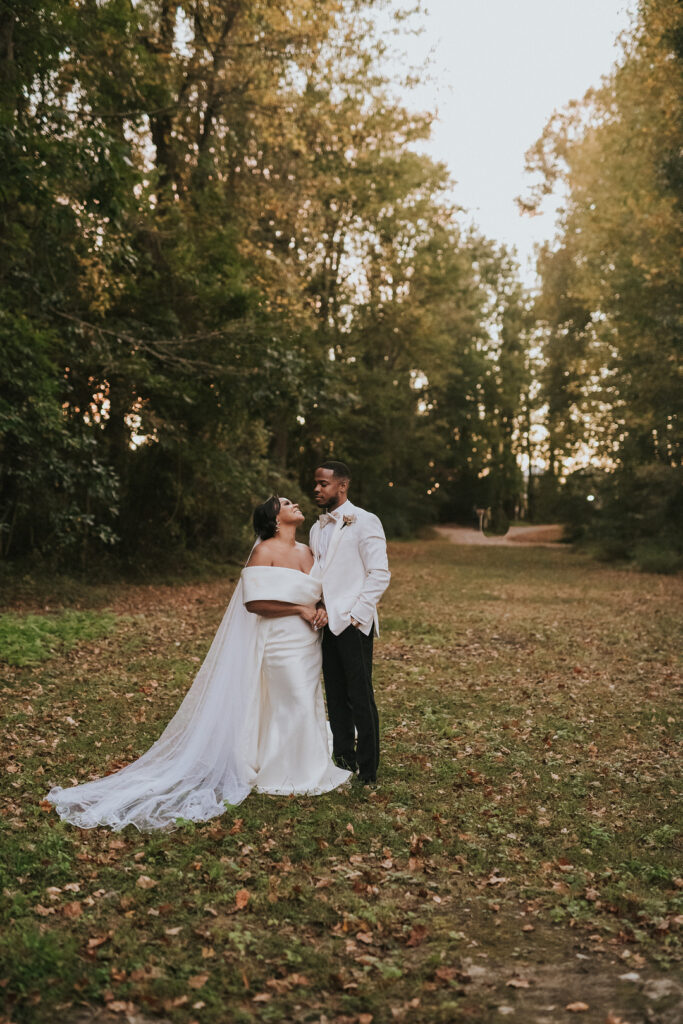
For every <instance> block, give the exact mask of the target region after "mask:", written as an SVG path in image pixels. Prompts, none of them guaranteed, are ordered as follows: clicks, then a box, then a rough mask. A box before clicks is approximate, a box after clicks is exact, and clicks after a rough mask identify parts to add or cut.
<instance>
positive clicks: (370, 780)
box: [358, 775, 377, 786]
mask: <svg viewBox="0 0 683 1024" xmlns="http://www.w3.org/2000/svg"><path fill="white" fill-rule="evenodd" d="M358 781H359V782H360V784H361V786H374V784H375V783H376V782H377V776H376V775H359V776H358Z"/></svg>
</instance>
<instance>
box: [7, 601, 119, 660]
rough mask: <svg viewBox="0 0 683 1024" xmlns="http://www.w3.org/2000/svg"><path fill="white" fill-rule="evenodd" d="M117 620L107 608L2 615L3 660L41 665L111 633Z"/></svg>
mask: <svg viewBox="0 0 683 1024" xmlns="http://www.w3.org/2000/svg"><path fill="white" fill-rule="evenodd" d="M115 622H116V618H115V616H114V615H111V614H109V613H107V612H97V613H96V612H76V611H64V612H60V613H59V614H51V615H17V614H14V613H12V612H7V613H5V614H3V615H0V661H4V662H6V663H7V664H9V665H18V666H22V665H37V664H39V663H40V662H41V661H46V660H47V659H48V658H53V657H55V656H56V655H57V654H63V653H64V652H66V651H69V650H71V648H72V647H73V646H74V645H75V644H77V643H79V642H81V641H83V640H97V639H98V638H99V637H102V636H107V635H108V634H109V633H110V632H111V630H112V629H113V627H114V625H115Z"/></svg>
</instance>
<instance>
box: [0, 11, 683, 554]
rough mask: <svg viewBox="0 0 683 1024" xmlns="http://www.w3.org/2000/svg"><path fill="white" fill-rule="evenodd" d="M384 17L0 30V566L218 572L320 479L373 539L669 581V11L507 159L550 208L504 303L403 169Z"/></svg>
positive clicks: (481, 258)
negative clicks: (557, 554) (593, 540)
mask: <svg viewBox="0 0 683 1024" xmlns="http://www.w3.org/2000/svg"><path fill="white" fill-rule="evenodd" d="M386 6H387V5H385V4H383V3H380V2H378V0H376V2H373V0H315V2H314V0H298V2H287V3H283V2H279V0H252V2H249V3H246V2H244V0H216V2H212V0H196V2H183V3H176V2H172V0H145V2H140V3H137V4H133V3H131V2H130V0H103V2H99V3H96V2H94V0H83V2H75V0H71V2H67V3H63V2H60V3H57V2H53V3H52V2H49V0H48V2H40V3H39V2H37V0H36V2H33V0H26V2H16V3H7V2H5V3H3V4H2V5H1V6H0V61H1V70H0V132H1V133H2V146H1V149H2V162H3V167H2V177H1V181H2V184H1V186H0V235H1V243H2V257H1V262H0V310H1V312H0V334H1V339H0V340H1V344H0V379H1V382H2V384H1V388H2V390H1V392H0V550H1V551H2V555H3V556H4V557H6V558H7V557H9V558H15V557H19V556H23V555H26V554H30V553H34V554H36V553H42V554H43V555H45V556H48V555H49V556H50V557H51V558H58V559H60V560H62V561H65V562H69V563H72V564H77V565H81V566H85V565H87V564H89V562H90V561H91V560H92V559H93V558H95V557H97V556H98V554H101V552H102V551H104V550H106V549H107V548H109V549H111V550H112V551H115V552H116V553H117V555H118V557H120V558H123V559H128V558H133V557H134V558H135V559H136V561H139V560H140V558H141V557H142V556H144V555H146V554H149V555H153V554H154V553H155V552H158V551H160V550H163V551H164V552H166V553H168V552H170V551H171V550H173V549H175V550H176V551H178V552H187V551H191V550H202V549H203V548H206V549H210V550H211V552H212V553H213V554H218V555H219V556H225V555H228V556H229V555H230V554H232V553H233V552H236V551H238V550H242V548H243V546H244V542H245V539H246V538H245V530H247V527H246V526H245V525H244V524H246V523H247V522H248V514H249V510H250V508H251V506H252V505H253V503H254V501H255V500H256V499H258V498H262V497H263V495H264V493H265V492H266V491H267V490H269V489H273V490H277V489H281V490H287V491H289V492H291V493H292V494H293V495H295V496H297V497H302V496H303V494H304V493H305V491H306V490H307V488H308V482H309V477H310V472H311V470H312V468H314V466H315V463H316V462H318V461H319V460H321V459H322V458H323V457H329V456H337V457H341V458H344V459H347V460H348V461H349V462H350V463H351V465H352V466H353V468H354V473H355V476H356V481H357V482H356V484H355V489H354V495H355V497H356V498H357V500H358V501H359V502H362V503H365V504H367V505H368V506H369V507H371V508H375V509H376V510H377V511H381V513H382V516H383V520H384V521H385V524H386V526H387V529H388V531H389V532H390V533H392V534H407V533H409V532H411V531H413V530H414V529H415V528H416V527H418V526H419V525H421V524H423V523H427V522H431V521H435V520H437V519H446V520H452V519H454V518H461V519H462V518H465V519H468V518H470V517H471V516H472V512H473V508H474V507H475V506H476V505H489V506H491V507H493V508H494V509H496V510H497V512H498V513H499V514H500V517H501V518H503V519H504V518H509V517H512V516H514V515H520V514H534V513H535V512H536V513H538V514H539V515H543V514H546V515H547V514H548V513H549V512H552V514H553V515H556V514H558V510H560V511H561V512H562V514H564V513H565V512H567V513H568V514H569V515H571V517H572V519H573V522H574V523H575V525H576V531H577V532H583V533H590V532H591V531H593V532H597V533H601V534H602V535H603V537H604V536H606V535H608V536H609V538H610V543H612V544H613V545H615V546H616V548H618V552H617V553H625V552H629V551H631V550H632V549H633V546H634V544H635V545H638V544H640V545H641V547H642V544H645V545H648V544H650V545H651V543H652V542H651V541H650V540H648V536H649V535H651V534H652V533H653V532H654V533H656V534H658V535H659V536H660V539H661V538H662V537H664V540H665V543H666V546H667V551H668V552H669V554H667V556H666V558H667V560H668V562H670V552H671V551H672V550H675V549H676V544H677V540H676V536H675V532H674V525H673V524H674V522H675V516H676V512H677V508H676V502H677V500H679V499H677V497H676V495H677V493H678V492H677V487H678V486H679V485H678V482H677V473H678V472H679V469H677V467H678V465H679V462H680V449H679V447H678V446H679V445H680V437H679V434H678V433H677V431H679V430H680V425H679V424H680V420H679V411H678V408H677V404H676V403H677V402H678V401H679V400H680V399H679V397H677V396H679V395H680V391H679V390H677V388H676V381H675V366H674V359H675V354H676V344H677V338H679V337H680V287H679V282H680V262H679V260H678V259H677V258H676V253H677V244H678V242H677V239H678V238H679V237H680V217H681V207H680V195H681V192H680V187H681V179H680V136H681V90H680V72H681V32H682V31H683V30H682V28H681V15H680V9H679V7H678V5H677V4H674V3H672V2H670V0H668V2H666V0H658V2H651V3H643V4H642V9H641V12H640V20H639V22H638V24H637V26H636V27H635V29H634V33H633V37H632V38H631V39H630V40H629V41H628V43H627V45H626V47H625V51H624V57H623V60H622V63H621V66H620V67H619V68H618V69H617V71H616V72H615V74H614V76H613V77H612V78H611V79H609V80H606V81H605V84H604V87H603V89H601V90H599V91H597V92H595V93H593V94H591V95H590V96H589V97H587V99H586V101H585V103H584V104H583V105H580V106H576V107H574V108H572V109H571V110H570V111H568V112H567V113H566V114H564V115H561V116H558V117H557V118H556V119H555V120H554V121H553V122H552V123H551V125H549V127H548V130H547V132H546V133H545V135H544V137H543V139H542V140H540V142H539V143H538V145H537V147H536V148H535V149H534V150H533V152H532V153H531V155H530V162H531V164H532V166H533V168H534V169H536V170H540V171H541V172H542V183H541V184H540V185H539V190H540V192H542V191H543V190H544V189H545V190H547V189H551V188H553V187H555V185H556V184H557V183H558V182H562V183H563V185H564V187H565V188H566V189H567V194H568V201H567V205H566V210H565V214H564V218H563V221H562V223H561V225H560V229H559V235H558V238H557V239H556V241H555V242H554V243H553V245H552V246H548V248H547V250H546V251H545V252H543V253H542V254H541V259H540V264H539V266H540V271H541V281H542V286H541V293H540V295H539V297H538V298H537V300H536V302H535V304H534V303H532V301H531V298H530V296H529V295H528V294H527V293H526V292H525V290H524V288H523V287H522V285H521V283H520V280H519V276H518V272H517V267H516V265H515V261H514V258H513V256H512V255H511V254H509V253H507V252H506V251H505V250H504V249H502V248H501V247H500V246H497V245H496V244H495V243H493V242H491V241H489V240H487V239H484V238H482V237H481V236H480V235H479V234H478V233H477V232H476V231H472V230H465V229H464V228H463V227H462V218H461V216H460V211H458V210H457V209H456V208H454V206H453V204H452V199H451V194H450V186H451V184H452V183H451V182H450V181H449V178H448V174H447V171H446V169H445V167H444V166H442V165H439V164H436V163H434V162H433V161H431V160H430V159H429V158H427V157H426V156H424V155H421V154H420V153H419V143H420V141H421V140H423V139H425V138H426V137H427V136H428V133H429V128H430V118H429V116H428V115H423V114H416V113H414V112H411V111H410V110H409V109H408V108H407V106H404V105H403V104H402V103H401V102H400V101H399V100H398V99H397V96H398V95H399V87H400V89H401V90H402V91H403V94H404V95H405V91H406V90H407V89H409V86H410V84H411V77H410V72H407V73H406V74H405V77H404V79H403V80H402V81H401V82H396V81H393V80H391V78H390V77H389V75H388V72H387V71H386V68H387V67H390V66H392V65H391V64H390V63H389V62H388V61H386V60H385V55H386V52H387V49H388V48H389V47H391V46H394V45H395V40H394V37H393V36H392V35H389V36H387V35H386V33H384V34H383V33H379V32H378V30H377V28H376V23H375V15H376V12H377V10H379V9H381V8H384V7H386ZM388 6H390V7H391V6H392V5H388ZM405 23H406V15H405V13H404V12H397V13H396V31H397V32H399V31H401V27H402V26H403V25H404V24H405ZM394 66H395V65H394ZM463 144H466V140H463ZM535 201H536V197H535V196H531V197H530V198H529V199H528V200H525V202H526V203H527V205H528V206H530V207H532V206H533V204H534V202H535ZM530 469H531V471H532V472H530ZM573 470H575V471H574V472H572V471H573ZM588 491H590V492H591V493H593V492H594V493H595V494H596V495H598V497H599V500H598V501H595V502H593V504H592V505H590V504H589V503H587V502H586V495H587V492H588ZM625 496H626V499H627V500H625ZM587 510H588V511H590V513H591V516H590V517H589V516H587ZM247 532H248V530H247ZM617 538H618V540H617ZM641 554H642V551H641ZM653 557H654V556H653ZM656 557H659V556H658V555H657V556H656Z"/></svg>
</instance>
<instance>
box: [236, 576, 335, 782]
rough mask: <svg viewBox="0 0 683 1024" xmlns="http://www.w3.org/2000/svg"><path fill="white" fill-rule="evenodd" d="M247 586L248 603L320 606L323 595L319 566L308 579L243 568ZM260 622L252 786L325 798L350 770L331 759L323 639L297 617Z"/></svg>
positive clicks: (245, 596)
mask: <svg viewBox="0 0 683 1024" xmlns="http://www.w3.org/2000/svg"><path fill="white" fill-rule="evenodd" d="M243 580H244V600H245V602H246V601H255V600H259V599H263V600H268V599H270V600H282V601H287V602H288V603H290V604H314V603H315V602H316V601H318V600H319V599H320V595H321V585H320V578H319V576H318V575H317V571H316V567H315V566H314V568H313V570H312V572H311V575H310V576H306V574H305V573H302V572H299V571H298V570H297V569H281V568H278V567H275V566H253V567H251V568H248V569H245V570H244V573H243ZM266 595H268V596H267V597H266ZM276 595H279V596H276ZM259 619H260V621H259V633H260V636H261V643H262V651H263V654H262V661H261V685H260V692H261V703H260V709H259V735H258V744H257V756H256V764H255V767H256V776H255V779H254V785H255V787H256V789H257V790H258V791H259V792H260V793H272V794H280V795H287V794H291V793H309V794H319V793H326V792H328V791H329V790H331V789H335V788H336V787H337V786H339V785H341V784H342V783H344V782H346V781H347V779H348V778H349V777H350V772H348V771H343V770H342V769H340V768H337V767H336V765H335V764H334V763H333V761H332V760H331V758H330V747H329V730H328V727H327V721H326V718H325V706H324V703H323V693H322V686H321V683H320V673H321V668H322V651H321V634H320V633H318V632H315V631H314V630H313V629H312V628H311V626H309V624H308V623H307V622H305V621H304V620H303V619H302V618H301V617H300V616H299V615H288V616H283V617H282V618H271V619H269V618H265V617H259Z"/></svg>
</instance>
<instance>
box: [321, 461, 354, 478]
mask: <svg viewBox="0 0 683 1024" xmlns="http://www.w3.org/2000/svg"><path fill="white" fill-rule="evenodd" d="M319 468H320V469H331V470H332V475H333V476H336V478H337V479H338V480H348V481H349V482H350V481H351V473H350V472H349V467H348V466H347V465H346V463H345V462H335V461H334V460H330V461H329V462H321V463H320V467H319Z"/></svg>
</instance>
